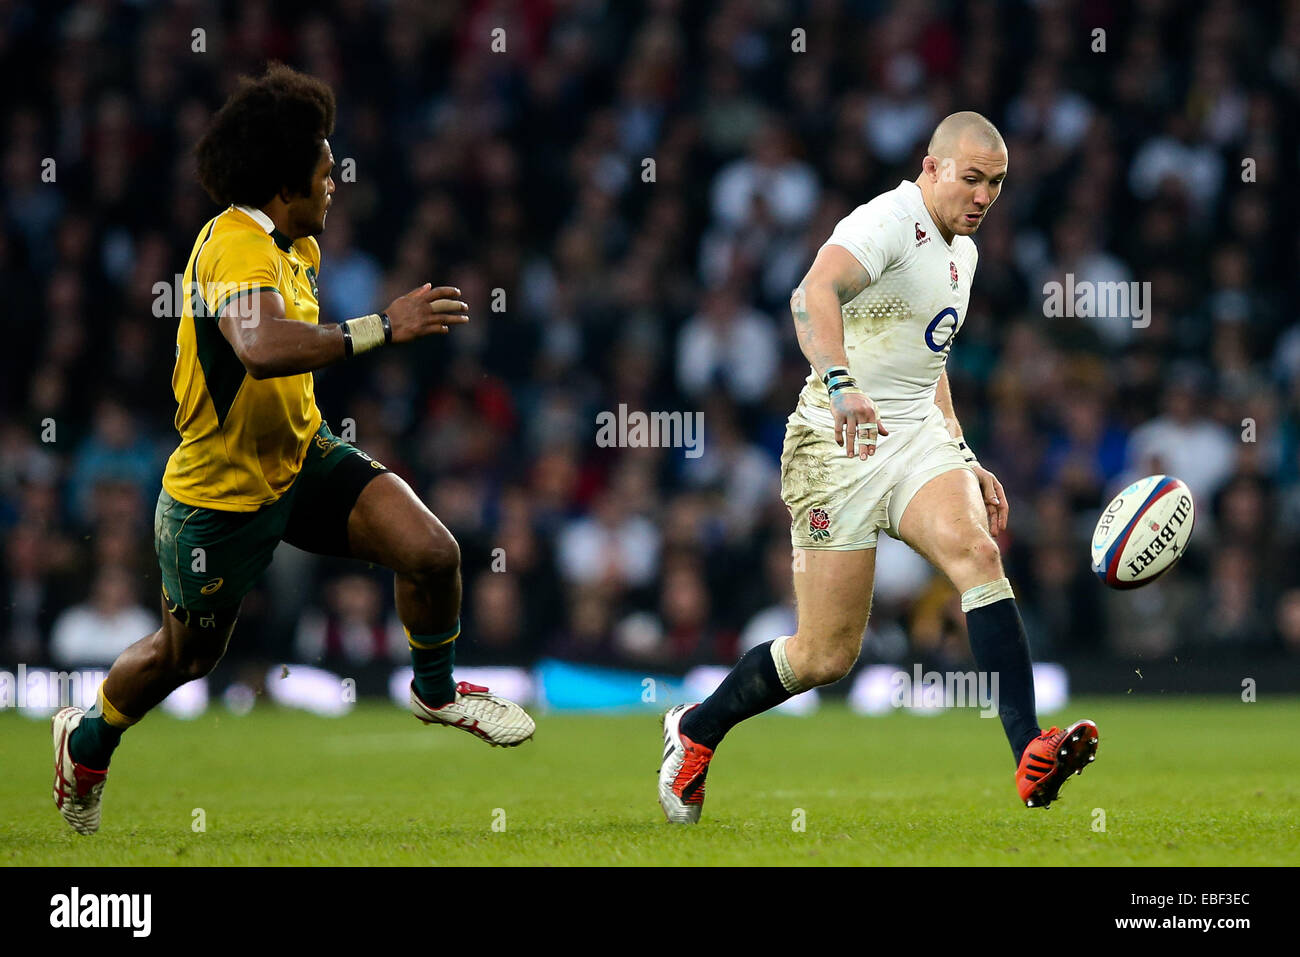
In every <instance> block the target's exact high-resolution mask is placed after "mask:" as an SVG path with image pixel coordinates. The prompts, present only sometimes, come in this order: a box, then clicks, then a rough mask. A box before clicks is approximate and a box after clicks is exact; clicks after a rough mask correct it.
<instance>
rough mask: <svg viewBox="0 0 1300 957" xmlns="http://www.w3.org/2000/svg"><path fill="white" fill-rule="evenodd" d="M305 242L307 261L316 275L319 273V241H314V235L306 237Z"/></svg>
mask: <svg viewBox="0 0 1300 957" xmlns="http://www.w3.org/2000/svg"><path fill="white" fill-rule="evenodd" d="M306 243H307V262H308V263H310V264H311V267H312V268H313V269H315V270H316V275H318V276H319V275H320V243H318V242H317V241H316V237H315V236H308V237H306Z"/></svg>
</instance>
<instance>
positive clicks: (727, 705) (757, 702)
mask: <svg viewBox="0 0 1300 957" xmlns="http://www.w3.org/2000/svg"><path fill="white" fill-rule="evenodd" d="M792 697H794V696H793V695H792V694H790V692H788V691H786V690H785V685H783V684H781V676H780V675H779V674H777V671H776V662H775V661H773V660H772V643H771V642H770V641H766V642H764V643H763V644H761V645H759V646H758V647H756V648H751V649H750V650H749V651H747V652H745V655H744V657H742V658H741V659H740V661H738V662H736V667H734V668H732V669H731V673H730V674H729V675H727V677H725V678H724V679H722V684H720V685H718V690H717V691H715V692H713V694H711V695H709V696H708V698H706V699H705V700H704V702H703V703H702V704H701V705H700V706H699V707H698V708H692V709H691V710H690V711H688V712H687V713H686V717H684V718H682V723H681V726H680V727H681V732H682V734H684V735H686V736H687V737H688V738H690V739H691V740H692V741H694V742H695V743H696V744H702V745H704V746H705V747H706V748H710V749H712V748H716V747H717V746H718V744H719V743H720V742H721V741H722V738H723V736H724V735H726V733H727V732H728V731H730V730H731V729H732V728H734V727H735V726H736V725H738V724H740V722H742V721H744V720H745V719H746V718H752V717H753V716H754V715H756V714H762V713H763V712H764V711H767V710H769V709H770V708H775V707H776V706H777V705H779V704H780V703H781V702H782V701H787V700H789V699H790V698H792Z"/></svg>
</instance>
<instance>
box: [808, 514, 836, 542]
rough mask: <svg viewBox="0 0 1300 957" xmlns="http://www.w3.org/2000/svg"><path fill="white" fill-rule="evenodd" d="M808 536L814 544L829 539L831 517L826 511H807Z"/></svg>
mask: <svg viewBox="0 0 1300 957" xmlns="http://www.w3.org/2000/svg"><path fill="white" fill-rule="evenodd" d="M808 534H809V536H810V537H811V538H812V540H813V541H815V542H824V541H826V540H827V539H829V538H830V537H831V516H830V514H829V513H828V512H827V511H826V509H824V508H810V509H808Z"/></svg>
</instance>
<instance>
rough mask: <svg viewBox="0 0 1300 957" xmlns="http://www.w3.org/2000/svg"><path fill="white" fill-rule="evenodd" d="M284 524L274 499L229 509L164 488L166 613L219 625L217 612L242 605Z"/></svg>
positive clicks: (159, 537) (157, 527) (159, 521)
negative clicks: (200, 503)
mask: <svg viewBox="0 0 1300 957" xmlns="http://www.w3.org/2000/svg"><path fill="white" fill-rule="evenodd" d="M283 527H284V516H283V510H282V509H281V508H278V507H277V506H276V505H274V504H273V505H270V506H267V507H265V508H261V509H258V510H256V511H252V512H225V511H221V510H219V509H211V508H203V507H200V506H194V505H189V504H186V503H184V502H179V501H177V500H176V499H174V498H172V497H171V496H170V495H169V494H168V493H167V491H166V490H165V489H164V490H163V491H162V492H161V493H160V494H159V496H158V506H157V509H156V511H155V512H154V551H155V552H156V554H157V556H158V570H159V572H160V574H161V577H162V591H163V598H164V611H167V612H168V614H167V615H164V619H166V618H167V617H170V618H173V619H175V620H177V621H179V622H180V623H181V624H182V625H186V626H188V627H192V628H212V627H215V625H213V622H215V621H216V620H217V619H216V618H215V617H214V616H215V615H217V613H218V612H221V613H223V615H224V614H225V613H227V611H228V610H229V609H232V608H233V609H237V608H238V607H239V604H240V602H241V601H243V598H244V596H245V595H247V594H248V592H249V591H251V590H252V588H253V586H254V585H255V584H256V583H257V579H258V578H259V577H260V576H261V574H262V572H264V571H265V570H266V567H267V566H268V565H269V564H270V563H271V556H272V555H273V554H274V552H275V548H276V546H277V545H279V543H280V535H281V533H282V531H283ZM200 622H201V623H200Z"/></svg>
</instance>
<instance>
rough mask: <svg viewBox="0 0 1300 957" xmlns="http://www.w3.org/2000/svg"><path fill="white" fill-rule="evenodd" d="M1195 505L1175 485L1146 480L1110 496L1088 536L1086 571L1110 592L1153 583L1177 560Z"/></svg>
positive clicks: (1171, 480)
mask: <svg viewBox="0 0 1300 957" xmlns="http://www.w3.org/2000/svg"><path fill="white" fill-rule="evenodd" d="M1195 521H1196V505H1195V503H1194V502H1193V501H1192V493H1191V491H1190V490H1189V489H1188V488H1187V486H1186V485H1185V484H1184V483H1183V482H1182V481H1181V480H1179V479H1176V478H1173V477H1171V476H1168V475H1148V476H1147V477H1146V478H1144V479H1139V480H1138V481H1136V482H1134V483H1133V484H1132V485H1130V486H1129V487H1128V488H1126V489H1124V491H1122V492H1120V493H1119V494H1118V495H1116V496H1115V497H1114V498H1113V499H1111V502H1110V504H1109V505H1107V506H1106V510H1105V511H1104V512H1102V513H1101V518H1100V519H1099V520H1098V522H1097V528H1096V529H1095V530H1094V531H1093V533H1092V571H1093V574H1095V575H1096V576H1097V577H1098V578H1100V579H1101V580H1102V582H1104V583H1105V584H1107V585H1109V586H1110V587H1111V588H1121V589H1126V588H1137V587H1139V586H1141V585H1146V584H1148V583H1150V582H1153V581H1155V580H1156V579H1157V578H1159V577H1160V576H1161V575H1163V574H1164V573H1165V572H1167V571H1169V569H1171V568H1173V567H1174V564H1175V563H1176V562H1177V561H1178V559H1180V558H1181V557H1182V556H1183V552H1184V551H1186V550H1187V542H1188V540H1189V539H1190V538H1191V537H1192V525H1193V524H1195Z"/></svg>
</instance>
